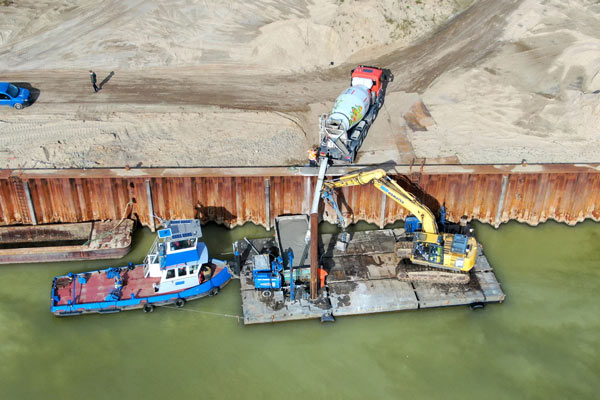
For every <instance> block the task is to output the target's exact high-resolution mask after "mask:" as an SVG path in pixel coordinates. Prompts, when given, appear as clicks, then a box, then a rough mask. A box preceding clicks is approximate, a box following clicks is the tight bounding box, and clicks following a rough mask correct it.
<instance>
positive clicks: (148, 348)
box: [0, 222, 600, 400]
mask: <svg viewBox="0 0 600 400" xmlns="http://www.w3.org/2000/svg"><path fill="white" fill-rule="evenodd" d="M476 231H477V236H478V238H479V240H480V241H481V242H482V243H483V244H484V246H485V251H486V254H487V256H488V258H489V260H490V263H491V264H492V265H493V266H494V268H495V270H496V273H497V276H498V279H499V280H500V282H501V283H502V286H503V288H504V290H505V292H506V295H507V299H506V302H505V303H504V304H499V305H498V304H494V305H488V306H487V307H486V308H485V309H484V310H480V311H471V310H470V309H469V308H467V307H460V308H447V309H434V310H421V311H409V312H399V313H391V314H380V315H370V316H357V317H345V318H339V319H338V320H337V322H336V323H335V324H327V325H321V324H320V323H319V322H317V321H302V322H291V323H282V324H277V325H261V326H249V327H245V326H243V325H241V324H240V323H238V322H237V320H236V319H232V318H225V317H219V316H213V315H208V314H202V313H198V312H195V311H211V312H217V313H225V314H240V313H241V306H240V296H239V282H238V281H232V282H231V283H230V284H229V285H228V286H227V287H226V288H225V289H224V290H223V291H221V293H220V294H219V296H217V297H214V298H206V299H202V300H198V301H194V302H190V303H188V304H186V307H185V308H184V309H182V310H177V309H157V310H156V311H155V312H154V313H153V314H144V313H143V312H142V311H140V310H136V311H128V312H123V313H120V314H111V315H87V316H80V317H71V318H56V317H54V316H53V315H52V314H50V311H49V297H50V295H49V290H50V282H51V280H52V277H54V276H55V275H59V274H64V273H66V272H69V271H73V272H80V271H85V270H89V269H94V268H97V267H101V266H103V267H104V266H109V265H123V264H124V263H126V262H128V261H134V262H140V261H141V260H142V259H143V256H144V255H145V252H146V250H147V249H148V247H149V246H150V244H151V242H152V240H153V236H152V235H150V234H149V233H148V232H143V231H140V232H138V233H137V234H136V236H135V244H136V246H135V249H134V251H133V252H132V253H130V254H129V255H128V256H127V257H126V258H125V259H123V260H120V261H117V262H108V263H107V262H106V261H104V262H103V261H94V262H85V263H78V262H74V263H73V262H71V263H55V264H37V265H18V266H16V265H15V266H1V267H0V399H59V398H60V399H85V400H88V399H90V400H91V399H115V398H119V399H200V398H204V399H216V398H226V399H300V398H302V399H324V398H327V399H398V398H407V399H565V398H570V399H596V398H598V396H599V394H598V393H599V391H600V379H599V376H600V339H599V337H600V336H599V335H600V295H599V294H598V291H599V289H600V263H599V262H598V260H599V259H600V224H598V223H592V222H585V223H582V224H579V225H578V226H576V227H567V226H564V225H560V224H556V223H547V224H544V225H542V226H539V227H536V228H532V227H528V226H524V225H519V224H516V223H510V224H507V225H505V226H502V227H501V228H500V229H499V230H494V229H493V228H491V227H489V226H486V225H476ZM204 233H205V236H206V238H207V239H208V238H212V239H209V240H207V242H208V246H209V249H210V250H211V251H212V254H213V255H214V256H218V253H220V252H230V251H231V250H230V249H231V246H230V243H231V242H232V240H236V239H239V238H241V237H242V236H244V235H247V236H249V237H259V236H268V235H269V233H267V232H265V231H264V230H262V229H259V228H256V227H253V226H249V225H247V226H245V227H243V228H238V229H236V230H234V231H228V230H225V229H223V228H220V227H217V226H214V225H210V226H207V227H206V228H205V229H204ZM227 256H229V257H230V256H231V254H225V255H224V256H223V257H227Z"/></svg>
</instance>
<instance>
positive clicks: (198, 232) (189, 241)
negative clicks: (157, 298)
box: [144, 219, 210, 293]
mask: <svg viewBox="0 0 600 400" xmlns="http://www.w3.org/2000/svg"><path fill="white" fill-rule="evenodd" d="M165 225H166V226H165V227H164V228H163V229H160V230H159V231H158V236H157V238H156V240H155V241H154V243H153V244H152V247H151V249H150V252H149V253H148V255H147V256H146V259H145V261H144V277H146V278H148V277H151V278H160V282H159V283H157V284H155V285H154V291H155V292H156V293H168V292H174V291H180V290H183V289H186V288H189V287H193V286H197V285H199V284H201V283H202V282H204V281H205V280H207V279H209V278H210V276H205V275H206V274H210V268H206V266H205V268H204V270H203V273H201V267H202V265H203V264H206V263H208V249H207V248H206V245H205V244H204V243H203V242H200V241H199V240H198V239H200V238H201V237H202V229H201V226H200V220H197V219H183V220H173V221H167V222H166V223H165Z"/></svg>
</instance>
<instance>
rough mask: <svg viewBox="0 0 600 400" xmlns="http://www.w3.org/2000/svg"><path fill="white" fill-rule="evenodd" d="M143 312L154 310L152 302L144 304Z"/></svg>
mask: <svg viewBox="0 0 600 400" xmlns="http://www.w3.org/2000/svg"><path fill="white" fill-rule="evenodd" d="M144 312H145V313H151V312H154V305H153V304H148V303H146V304H144Z"/></svg>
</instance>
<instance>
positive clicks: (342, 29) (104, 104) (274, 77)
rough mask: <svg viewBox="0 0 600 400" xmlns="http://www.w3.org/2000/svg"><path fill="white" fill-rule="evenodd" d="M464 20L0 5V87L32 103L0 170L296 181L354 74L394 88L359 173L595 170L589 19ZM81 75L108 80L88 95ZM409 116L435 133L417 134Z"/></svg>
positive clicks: (426, 0) (230, 8)
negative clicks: (512, 165)
mask: <svg viewBox="0 0 600 400" xmlns="http://www.w3.org/2000/svg"><path fill="white" fill-rule="evenodd" d="M469 3H470V1H467V0H465V1H455V0H447V1H446V0H423V1H419V2H404V1H402V2H398V1H393V0H364V1H350V0H345V1H343V2H342V1H338V0H314V1H292V0H282V1H274V0H270V1H269V0H262V1H258V0H254V1H246V2H243V3H241V2H237V1H233V0H224V1H222V2H218V3H217V2H208V1H191V0H174V1H159V0H147V1H141V0H137V1H136V0H121V1H116V0H107V1H104V2H92V1H89V0H59V1H48V0H45V1H44V0H42V1H33V0H22V1H18V2H14V3H13V5H9V6H0V11H1V12H2V16H3V18H1V19H0V80H8V81H13V82H23V83H24V84H26V85H29V86H31V87H33V88H34V89H35V90H36V91H37V95H36V96H37V101H36V102H35V104H34V105H33V106H31V107H29V108H27V109H25V110H23V111H20V112H16V111H15V110H13V109H8V108H2V109H0V165H2V166H3V167H5V166H6V167H9V168H18V167H25V168H27V167H29V168H32V167H34V168H38V167H71V166H72V167H93V166H123V165H130V166H135V165H141V166H177V165H181V166H226V165H231V166H233V165H290V164H302V163H304V161H305V157H306V150H307V149H308V148H310V147H311V146H312V145H314V144H316V143H317V141H318V127H317V125H318V116H319V114H321V113H324V112H327V111H329V110H330V108H331V105H332V102H333V100H334V99H335V97H336V96H337V95H338V94H339V93H340V92H341V91H342V90H343V89H344V88H345V87H346V85H347V84H348V74H349V70H350V69H351V68H352V67H353V66H354V65H356V63H366V64H378V65H382V66H386V67H390V68H392V70H393V72H394V73H395V75H396V80H395V81H394V83H393V84H392V85H391V87H390V91H389V93H388V97H387V99H386V104H385V106H384V109H383V111H382V112H381V113H380V116H379V118H378V120H377V121H376V123H375V124H374V126H373V127H372V129H371V131H370V133H369V136H368V137H367V140H366V141H365V143H364V146H363V149H362V152H361V153H360V154H359V157H358V161H359V162H361V163H369V164H370V163H378V162H386V161H394V162H398V163H408V162H410V161H411V160H412V159H413V158H415V157H419V158H426V159H427V160H428V161H429V162H462V163H504V162H517V163H518V162H521V160H523V159H526V160H527V161H528V162H530V163H531V162H597V161H598V156H597V155H598V154H600V140H599V139H600V134H599V133H598V126H599V122H600V117H599V114H600V110H599V95H598V94H597V93H596V91H598V90H600V74H599V71H600V56H599V54H600V52H599V51H598V50H599V49H600V28H598V24H597V21H598V20H599V18H598V17H599V14H600V5H599V4H597V2H596V1H592V0H546V1H544V2H539V1H535V0H504V1H497V0H479V1H476V2H475V3H474V5H473V6H472V7H470V8H468V9H467V10H466V11H464V12H462V13H460V14H458V15H456V14H454V13H455V11H457V10H460V9H461V8H462V7H464V6H465V5H466V4H469ZM331 61H333V62H334V65H333V66H330V62H331ZM344 62H345V63H346V64H342V63H344ZM340 64H341V65H340ZM89 68H93V69H94V70H96V71H97V73H98V77H99V80H100V79H109V80H107V81H106V83H105V85H104V87H103V89H102V90H101V91H100V92H99V93H93V92H92V90H91V86H90V82H89V77H88V75H87V69H89ZM111 71H113V74H110V72H111ZM418 101H423V104H424V107H426V108H427V109H428V110H429V112H430V114H431V117H430V121H428V123H427V126H426V130H417V131H413V130H412V129H411V128H410V127H409V126H408V125H407V124H406V121H405V120H404V115H405V114H406V113H407V112H408V111H409V110H410V109H411V107H412V106H413V105H414V104H415V102H418Z"/></svg>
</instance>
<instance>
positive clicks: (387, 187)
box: [323, 169, 438, 234]
mask: <svg viewBox="0 0 600 400" xmlns="http://www.w3.org/2000/svg"><path fill="white" fill-rule="evenodd" d="M371 182H372V183H373V185H374V186H375V187H376V188H377V189H378V190H379V191H381V192H383V193H385V194H386V195H387V196H388V197H391V198H392V199H393V200H394V201H396V202H397V203H399V204H400V205H401V206H402V207H404V208H405V209H406V210H408V211H409V212H411V213H412V214H413V215H414V216H415V217H417V218H418V219H419V221H420V222H421V224H422V225H423V232H425V233H432V234H437V233H438V228H437V224H436V222H435V216H434V215H433V213H432V212H431V210H429V208H427V206H426V205H424V204H422V203H421V202H420V201H419V200H417V198H416V197H415V196H414V195H413V194H412V193H409V192H407V191H406V190H404V189H403V188H402V187H401V186H400V185H398V184H397V183H396V182H395V181H394V180H392V179H391V178H390V177H388V176H387V173H386V172H385V171H384V170H382V169H376V170H373V171H366V172H357V173H353V174H348V175H344V176H342V177H340V178H337V179H331V180H328V181H325V182H323V187H324V188H326V189H335V188H342V187H348V186H358V185H366V184H368V183H371Z"/></svg>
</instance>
